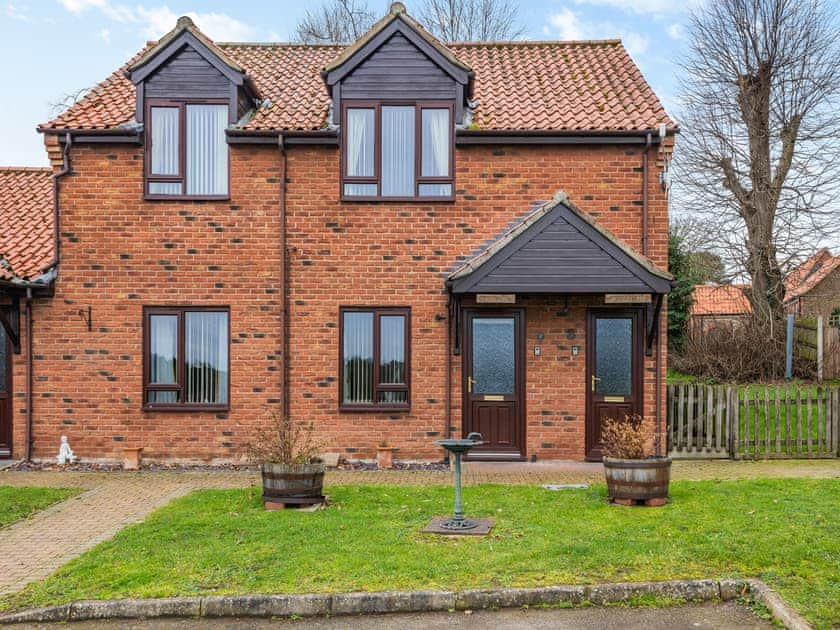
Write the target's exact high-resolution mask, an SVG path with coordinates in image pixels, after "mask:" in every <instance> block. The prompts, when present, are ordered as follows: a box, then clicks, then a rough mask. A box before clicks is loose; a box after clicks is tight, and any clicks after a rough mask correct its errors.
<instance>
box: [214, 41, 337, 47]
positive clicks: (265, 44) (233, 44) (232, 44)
mask: <svg viewBox="0 0 840 630" xmlns="http://www.w3.org/2000/svg"><path fill="white" fill-rule="evenodd" d="M351 43H352V42H347V43H345V44H323V43H320V42H318V43H314V44H310V43H308V42H279V41H278V42H216V46H228V47H231V48H233V47H237V48H263V47H264V48H286V47H289V48H291V47H294V48H346V47H347V46H349V45H350V44H351Z"/></svg>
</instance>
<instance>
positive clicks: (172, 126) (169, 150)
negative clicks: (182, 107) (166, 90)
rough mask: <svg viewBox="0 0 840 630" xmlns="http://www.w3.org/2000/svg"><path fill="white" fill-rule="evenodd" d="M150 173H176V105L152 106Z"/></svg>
mask: <svg viewBox="0 0 840 630" xmlns="http://www.w3.org/2000/svg"><path fill="white" fill-rule="evenodd" d="M152 174H153V175H177V174H178V108H177V107H152ZM151 192H155V191H151ZM179 192H180V191H179Z"/></svg>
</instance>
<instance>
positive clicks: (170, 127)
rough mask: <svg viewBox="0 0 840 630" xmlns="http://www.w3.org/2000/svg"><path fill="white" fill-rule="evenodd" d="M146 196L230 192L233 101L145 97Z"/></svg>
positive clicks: (222, 195) (223, 196)
mask: <svg viewBox="0 0 840 630" xmlns="http://www.w3.org/2000/svg"><path fill="white" fill-rule="evenodd" d="M146 106H147V108H148V111H147V113H146V196H147V197H148V198H150V199H171V198H173V197H176V198H192V199H226V198H227V197H228V145H227V140H226V138H225V129H226V128H227V126H228V115H229V105H228V101H176V100H159V99H154V100H153V99H148V100H147V101H146Z"/></svg>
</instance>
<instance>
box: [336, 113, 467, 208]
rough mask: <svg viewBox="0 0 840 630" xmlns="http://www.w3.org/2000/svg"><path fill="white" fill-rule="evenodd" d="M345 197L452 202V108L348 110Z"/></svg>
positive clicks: (346, 114) (344, 154)
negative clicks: (442, 200) (448, 200)
mask: <svg viewBox="0 0 840 630" xmlns="http://www.w3.org/2000/svg"><path fill="white" fill-rule="evenodd" d="M342 129H343V133H342V146H343V156H342V166H343V181H342V183H341V186H342V190H341V192H342V197H343V198H344V199H356V200H381V199H391V200H400V199H402V200H409V199H452V198H453V164H452V161H453V159H452V158H453V152H452V136H453V134H454V126H453V124H452V105H451V103H413V104H402V103H361V102H349V103H345V105H344V120H343V125H342Z"/></svg>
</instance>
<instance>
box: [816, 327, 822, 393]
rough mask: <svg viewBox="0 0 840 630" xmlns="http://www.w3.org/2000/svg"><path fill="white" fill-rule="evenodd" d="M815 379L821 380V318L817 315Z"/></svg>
mask: <svg viewBox="0 0 840 630" xmlns="http://www.w3.org/2000/svg"><path fill="white" fill-rule="evenodd" d="M817 380H818V381H819V382H820V383H822V380H823V318H822V315H820V316H819V317H817Z"/></svg>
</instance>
